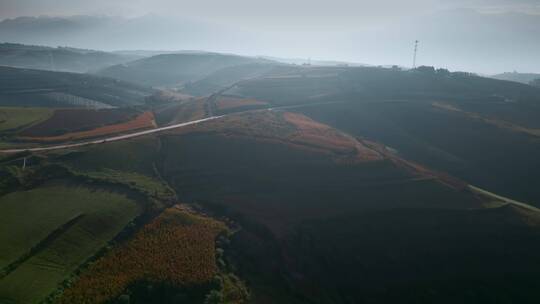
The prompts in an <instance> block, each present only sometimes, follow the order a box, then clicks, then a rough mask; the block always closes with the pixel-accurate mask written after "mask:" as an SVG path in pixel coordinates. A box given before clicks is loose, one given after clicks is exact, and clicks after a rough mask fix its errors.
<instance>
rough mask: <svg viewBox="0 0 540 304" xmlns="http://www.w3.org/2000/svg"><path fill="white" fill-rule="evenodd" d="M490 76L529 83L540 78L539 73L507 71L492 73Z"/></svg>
mask: <svg viewBox="0 0 540 304" xmlns="http://www.w3.org/2000/svg"><path fill="white" fill-rule="evenodd" d="M492 77H493V78H495V79H500V80H509V81H515V82H521V83H525V84H530V83H531V82H533V81H534V80H536V79H540V74H535V73H518V72H507V73H502V74H497V75H493V76H492Z"/></svg>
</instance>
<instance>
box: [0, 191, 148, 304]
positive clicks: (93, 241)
mask: <svg viewBox="0 0 540 304" xmlns="http://www.w3.org/2000/svg"><path fill="white" fill-rule="evenodd" d="M140 210H141V209H140V207H139V205H138V204H137V203H136V202H134V201H132V200H131V199H128V198H127V197H126V196H125V195H121V194H117V193H112V192H108V191H103V190H100V189H95V188H88V187H85V186H82V185H76V184H64V183H60V182H58V183H50V184H48V185H45V186H41V187H39V188H36V189H33V190H29V191H21V192H15V193H10V194H8V195H5V196H3V197H1V198H0V244H2V248H4V249H3V250H2V251H0V267H2V269H3V270H4V271H5V270H7V267H6V266H7V265H9V264H11V265H12V267H11V269H12V271H11V272H9V273H8V274H7V275H5V276H3V277H0V295H1V296H0V303H37V302H39V301H40V300H42V299H44V298H45V297H47V296H48V295H49V294H50V293H52V292H53V291H54V290H55V289H56V288H57V285H58V284H59V283H60V282H62V281H63V280H65V279H66V278H67V277H68V276H69V275H70V274H71V273H72V272H73V271H74V270H75V269H77V267H78V266H79V265H80V264H81V263H83V262H84V261H86V260H87V259H88V258H90V257H91V256H92V255H94V254H95V253H96V252H97V251H98V250H99V249H100V248H102V247H103V246H105V245H106V243H107V242H108V241H109V240H111V239H112V238H113V237H114V236H115V235H116V234H118V232H120V231H121V230H122V228H123V227H125V226H126V225H127V224H128V223H129V222H130V221H131V220H133V219H134V218H135V217H136V216H137V214H139V212H140ZM32 248H33V249H34V250H33V251H32V252H31V251H30V250H31V249H32ZM29 253H31V254H29ZM13 265H16V267H13ZM13 268H14V269H13Z"/></svg>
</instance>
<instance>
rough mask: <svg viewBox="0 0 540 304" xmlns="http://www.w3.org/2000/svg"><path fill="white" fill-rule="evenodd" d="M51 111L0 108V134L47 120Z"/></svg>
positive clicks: (44, 109) (43, 109)
mask: <svg viewBox="0 0 540 304" xmlns="http://www.w3.org/2000/svg"><path fill="white" fill-rule="evenodd" d="M52 114H53V111H52V110H50V109H47V108H16V107H0V132H5V131H10V130H17V129H20V128H23V127H29V126H31V125H33V124H36V123H39V122H41V121H44V120H47V119H48V118H49V117H50V116H51V115H52Z"/></svg>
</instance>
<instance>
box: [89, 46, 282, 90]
mask: <svg viewBox="0 0 540 304" xmlns="http://www.w3.org/2000/svg"><path fill="white" fill-rule="evenodd" d="M271 63H273V62H272V61H270V60H265V59H259V58H252V57H242V56H237V55H226V54H217V53H181V54H161V55H156V56H152V57H150V58H144V59H140V60H136V61H133V62H129V63H126V64H123V65H115V66H112V67H108V68H105V69H102V70H100V71H98V72H97V74H98V75H102V76H107V77H112V78H117V79H122V80H125V81H130V82H135V83H140V84H144V85H149V86H177V87H182V86H183V85H186V84H187V83H190V82H196V81H197V80H200V79H202V78H205V77H207V76H209V75H211V74H212V73H215V72H217V71H219V70H220V69H224V68H231V67H235V66H243V65H249V64H251V66H247V67H245V68H243V69H241V70H240V71H239V72H236V73H239V74H241V75H240V77H242V76H243V75H244V74H245V75H250V74H253V73H255V74H256V72H257V71H258V70H259V69H258V67H259V66H253V64H271ZM213 78H216V79H217V80H218V81H219V82H218V83H217V85H220V84H222V83H223V82H225V84H227V83H228V82H227V81H225V80H224V79H223V75H219V74H218V75H215V76H213ZM209 82H210V84H209V85H214V86H215V84H214V83H213V82H212V81H211V80H210V81H209ZM205 89H206V88H205ZM212 89H213V88H212ZM205 92H207V91H205Z"/></svg>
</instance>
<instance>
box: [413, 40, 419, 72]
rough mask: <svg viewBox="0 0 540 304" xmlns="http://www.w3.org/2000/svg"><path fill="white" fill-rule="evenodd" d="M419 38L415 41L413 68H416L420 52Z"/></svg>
mask: <svg viewBox="0 0 540 304" xmlns="http://www.w3.org/2000/svg"><path fill="white" fill-rule="evenodd" d="M418 42H419V41H418V40H416V41H414V56H413V64H412V67H413V69H416V54H417V53H418Z"/></svg>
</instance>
